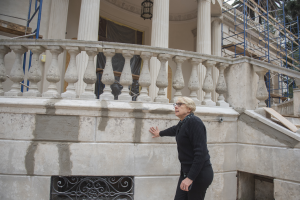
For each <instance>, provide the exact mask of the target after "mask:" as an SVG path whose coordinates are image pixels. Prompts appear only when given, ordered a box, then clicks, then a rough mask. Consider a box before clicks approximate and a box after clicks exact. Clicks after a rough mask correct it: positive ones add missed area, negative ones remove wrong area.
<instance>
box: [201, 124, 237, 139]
mask: <svg viewBox="0 0 300 200" xmlns="http://www.w3.org/2000/svg"><path fill="white" fill-rule="evenodd" d="M203 123H204V125H205V127H206V131H207V143H223V142H236V141H237V122H222V123H220V122H212V121H205V122H203Z"/></svg>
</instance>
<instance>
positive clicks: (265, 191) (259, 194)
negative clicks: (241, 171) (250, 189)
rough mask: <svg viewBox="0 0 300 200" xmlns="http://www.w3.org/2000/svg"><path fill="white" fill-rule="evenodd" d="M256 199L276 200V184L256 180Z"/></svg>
mask: <svg viewBox="0 0 300 200" xmlns="http://www.w3.org/2000/svg"><path fill="white" fill-rule="evenodd" d="M255 199H264V200H274V184H273V183H271V182H267V181H262V180H258V179H255ZM287 199H289V198H287Z"/></svg>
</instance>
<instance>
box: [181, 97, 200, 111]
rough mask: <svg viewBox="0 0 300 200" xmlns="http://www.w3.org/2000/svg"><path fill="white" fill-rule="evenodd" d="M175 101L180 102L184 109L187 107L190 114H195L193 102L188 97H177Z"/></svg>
mask: <svg viewBox="0 0 300 200" xmlns="http://www.w3.org/2000/svg"><path fill="white" fill-rule="evenodd" d="M177 101H180V102H181V103H184V104H185V105H186V107H188V108H189V109H191V112H192V113H193V112H195V110H196V104H195V102H194V100H193V99H191V98H189V97H178V98H177Z"/></svg>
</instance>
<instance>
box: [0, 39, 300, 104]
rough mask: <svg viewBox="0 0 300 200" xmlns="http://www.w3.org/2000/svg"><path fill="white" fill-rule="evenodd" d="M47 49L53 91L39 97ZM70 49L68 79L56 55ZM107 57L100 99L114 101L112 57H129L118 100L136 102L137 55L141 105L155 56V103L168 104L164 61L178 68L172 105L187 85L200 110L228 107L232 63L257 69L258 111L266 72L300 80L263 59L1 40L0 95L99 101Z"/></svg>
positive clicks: (107, 45) (125, 46)
mask: <svg viewBox="0 0 300 200" xmlns="http://www.w3.org/2000/svg"><path fill="white" fill-rule="evenodd" d="M28 50H31V51H32V53H33V63H32V66H31V68H30V70H29V72H26V73H28V80H29V81H30V89H29V91H28V92H24V93H22V92H21V91H20V82H22V81H23V80H24V73H23V69H22V64H21V61H22V57H21V56H22V54H23V53H24V52H26V51H28ZM45 50H49V51H50V52H51V54H52V60H51V64H50V67H49V70H48V71H47V72H45V73H46V80H47V81H48V82H49V87H48V89H47V91H45V92H44V93H42V94H41V93H40V92H39V91H38V88H37V84H38V83H39V82H40V81H41V79H42V70H41V66H40V63H39V56H40V55H41V54H42V53H43V52H45ZM63 50H67V51H68V52H69V54H70V62H69V65H68V68H67V71H66V73H65V76H64V77H61V74H60V70H59V64H58V55H59V54H61V53H62V52H63ZM10 51H13V52H14V53H15V62H14V64H13V67H12V70H11V72H10V74H9V79H10V80H11V81H12V82H13V85H12V87H11V90H9V91H7V92H4V91H3V87H2V83H3V82H4V81H6V77H7V75H8V74H7V73H6V67H5V66H4V57H5V55H7V53H8V52H10ZM82 51H85V52H86V54H87V55H88V63H87V66H86V70H85V72H84V75H83V81H84V82H85V83H86V84H87V85H86V87H85V89H84V92H83V93H82V94H81V95H80V96H77V95H76V91H75V86H74V84H75V83H76V82H78V77H80V76H79V75H78V70H77V67H78V65H79V63H76V56H77V55H78V54H79V53H81V52H82ZM99 52H103V54H104V56H105V57H106V64H105V68H104V70H103V74H102V78H101V82H102V83H103V84H105V88H104V91H103V93H102V94H101V95H100V98H99V99H100V100H114V96H113V95H112V90H111V88H110V85H112V84H113V83H114V82H115V77H114V72H113V68H112V57H113V56H114V55H115V53H122V55H123V57H124V58H125V64H124V68H123V71H122V73H121V77H120V84H121V85H122V86H123V89H122V93H121V94H120V95H119V98H118V100H120V101H127V102H128V101H132V97H131V96H130V94H129V90H128V87H129V86H131V84H132V73H131V68H130V59H131V58H132V57H133V56H134V55H140V57H141V58H142V59H143V68H142V70H141V72H140V77H139V81H138V82H139V85H140V86H141V90H140V95H139V96H138V98H137V101H141V102H151V98H150V97H149V96H148V92H147V88H148V87H149V86H150V84H151V77H150V72H149V61H150V59H151V57H157V58H158V60H159V61H160V63H161V65H160V71H159V73H158V76H157V77H156V86H157V87H158V88H159V91H158V94H157V97H156V98H155V99H154V102H161V103H169V99H167V97H166V94H165V88H166V87H167V86H168V77H167V72H166V62H167V61H170V60H171V59H173V61H174V62H175V63H176V64H177V67H176V72H175V75H174V79H173V83H172V86H173V88H174V89H175V91H176V92H175V94H174V98H173V99H171V100H170V101H171V102H176V98H177V97H178V96H181V95H182V89H183V88H184V86H185V84H188V88H189V90H190V97H191V98H192V99H193V100H194V101H195V103H196V104H197V105H206V106H221V107H229V104H228V103H227V102H226V100H225V97H224V94H226V92H227V89H228V88H227V85H226V82H227V81H230V80H225V76H224V70H225V69H226V68H228V67H230V66H231V65H233V64H238V63H242V62H248V63H250V64H252V65H253V66H254V70H255V72H256V73H257V74H258V76H259V82H258V88H257V93H256V97H257V99H258V100H259V101H260V103H259V107H263V106H266V105H265V103H264V101H265V99H267V98H268V92H267V89H266V86H265V82H264V74H265V73H266V72H267V71H268V70H271V71H275V72H278V73H281V74H286V75H288V76H291V77H296V78H300V73H298V72H297V73H295V72H294V71H292V70H289V69H286V68H281V67H279V66H276V65H272V64H269V63H265V62H262V61H259V60H255V59H252V58H248V57H240V58H236V59H230V58H225V57H219V56H213V55H206V54H199V53H196V52H189V51H183V50H176V49H168V48H158V47H151V46H143V45H132V44H122V43H110V42H92V41H74V40H27V39H22V40H20V39H18V40H0V96H6V97H14V96H22V95H23V96H26V97H41V96H42V97H47V98H67V99H78V98H80V99H95V98H96V96H95V94H94V88H93V85H94V84H95V83H96V81H97V76H96V70H95V62H94V60H95V56H96V55H97V54H98V53H99ZM184 61H188V62H190V64H191V65H192V69H191V74H190V78H189V81H188V83H185V82H184V79H183V72H182V71H183V70H182V63H183V62H184ZM199 64H202V65H204V66H205V67H206V75H205V79H204V82H203V87H202V88H200V82H199V77H198V66H199ZM213 68H217V69H218V70H219V74H220V75H219V78H218V81H217V85H216V86H214V84H213V79H212V69H213ZM60 80H65V81H66V82H67V83H68V87H67V89H66V92H64V93H62V94H60V93H59V92H58V90H57V86H56V83H57V82H59V81H60ZM200 89H202V90H203V91H204V92H205V97H204V100H203V101H202V102H201V101H200V99H198V98H197V91H199V90H200ZM213 91H216V93H218V94H219V98H218V100H217V102H214V101H212V98H211V93H212V92H213Z"/></svg>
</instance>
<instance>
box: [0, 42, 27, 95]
mask: <svg viewBox="0 0 300 200" xmlns="http://www.w3.org/2000/svg"><path fill="white" fill-rule="evenodd" d="M10 49H11V50H13V51H14V53H15V55H16V59H15V62H14V65H13V67H12V69H11V71H10V76H9V79H10V80H11V81H12V82H13V85H12V86H11V90H10V91H8V92H5V93H4V96H22V92H21V85H20V82H22V81H23V79H24V72H23V68H22V55H23V54H24V53H25V52H26V51H27V48H25V47H23V46H20V45H16V46H15V45H14V46H10Z"/></svg>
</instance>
